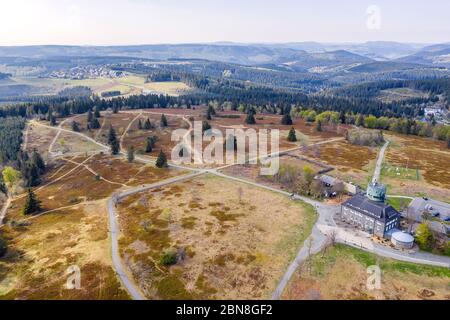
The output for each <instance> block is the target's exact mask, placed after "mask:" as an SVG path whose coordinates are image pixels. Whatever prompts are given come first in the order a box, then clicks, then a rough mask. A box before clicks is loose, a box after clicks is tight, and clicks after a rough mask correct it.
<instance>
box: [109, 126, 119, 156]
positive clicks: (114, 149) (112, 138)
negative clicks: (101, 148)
mask: <svg viewBox="0 0 450 320" xmlns="http://www.w3.org/2000/svg"><path fill="white" fill-rule="evenodd" d="M108 144H109V146H110V147H111V154H112V155H117V154H119V152H120V145H119V141H118V140H117V136H116V131H115V130H114V128H113V127H112V126H110V127H109V133H108Z"/></svg>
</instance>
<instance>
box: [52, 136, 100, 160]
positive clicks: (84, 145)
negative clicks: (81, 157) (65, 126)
mask: <svg viewBox="0 0 450 320" xmlns="http://www.w3.org/2000/svg"><path fill="white" fill-rule="evenodd" d="M103 149H104V148H102V147H101V146H99V145H97V144H95V143H93V142H92V141H89V140H88V139H85V138H83V137H80V136H78V135H74V134H71V133H69V132H61V134H60V135H59V136H58V138H57V139H56V142H55V144H54V145H53V148H52V152H56V153H59V154H61V155H66V154H74V153H80V154H81V153H92V152H98V151H101V150H103Z"/></svg>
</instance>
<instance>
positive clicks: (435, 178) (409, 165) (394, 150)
mask: <svg viewBox="0 0 450 320" xmlns="http://www.w3.org/2000/svg"><path fill="white" fill-rule="evenodd" d="M386 137H387V139H388V140H390V141H391V144H390V145H389V148H388V149H387V152H386V156H385V161H384V166H385V170H383V171H382V175H381V181H382V182H383V183H385V184H387V185H388V190H389V193H390V194H397V195H398V194H401V195H406V196H412V197H415V196H427V197H430V198H435V199H438V200H443V201H447V202H450V191H449V190H450V171H449V170H448V168H449V163H450V151H449V149H448V148H446V146H445V143H444V142H442V141H435V140H431V139H426V138H420V137H415V136H405V135H394V134H389V135H386ZM389 169H390V170H389Z"/></svg>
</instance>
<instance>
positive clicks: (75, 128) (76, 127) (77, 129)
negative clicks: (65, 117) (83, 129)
mask: <svg viewBox="0 0 450 320" xmlns="http://www.w3.org/2000/svg"><path fill="white" fill-rule="evenodd" d="M72 131H74V132H80V125H79V124H78V122H76V121H72Z"/></svg>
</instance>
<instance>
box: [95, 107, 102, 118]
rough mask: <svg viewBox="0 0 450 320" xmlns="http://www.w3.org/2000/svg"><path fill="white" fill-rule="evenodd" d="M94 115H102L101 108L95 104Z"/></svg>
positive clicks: (98, 116) (97, 116)
mask: <svg viewBox="0 0 450 320" xmlns="http://www.w3.org/2000/svg"><path fill="white" fill-rule="evenodd" d="M94 117H96V118H100V117H101V115H100V109H99V107H98V106H95V108H94Z"/></svg>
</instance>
